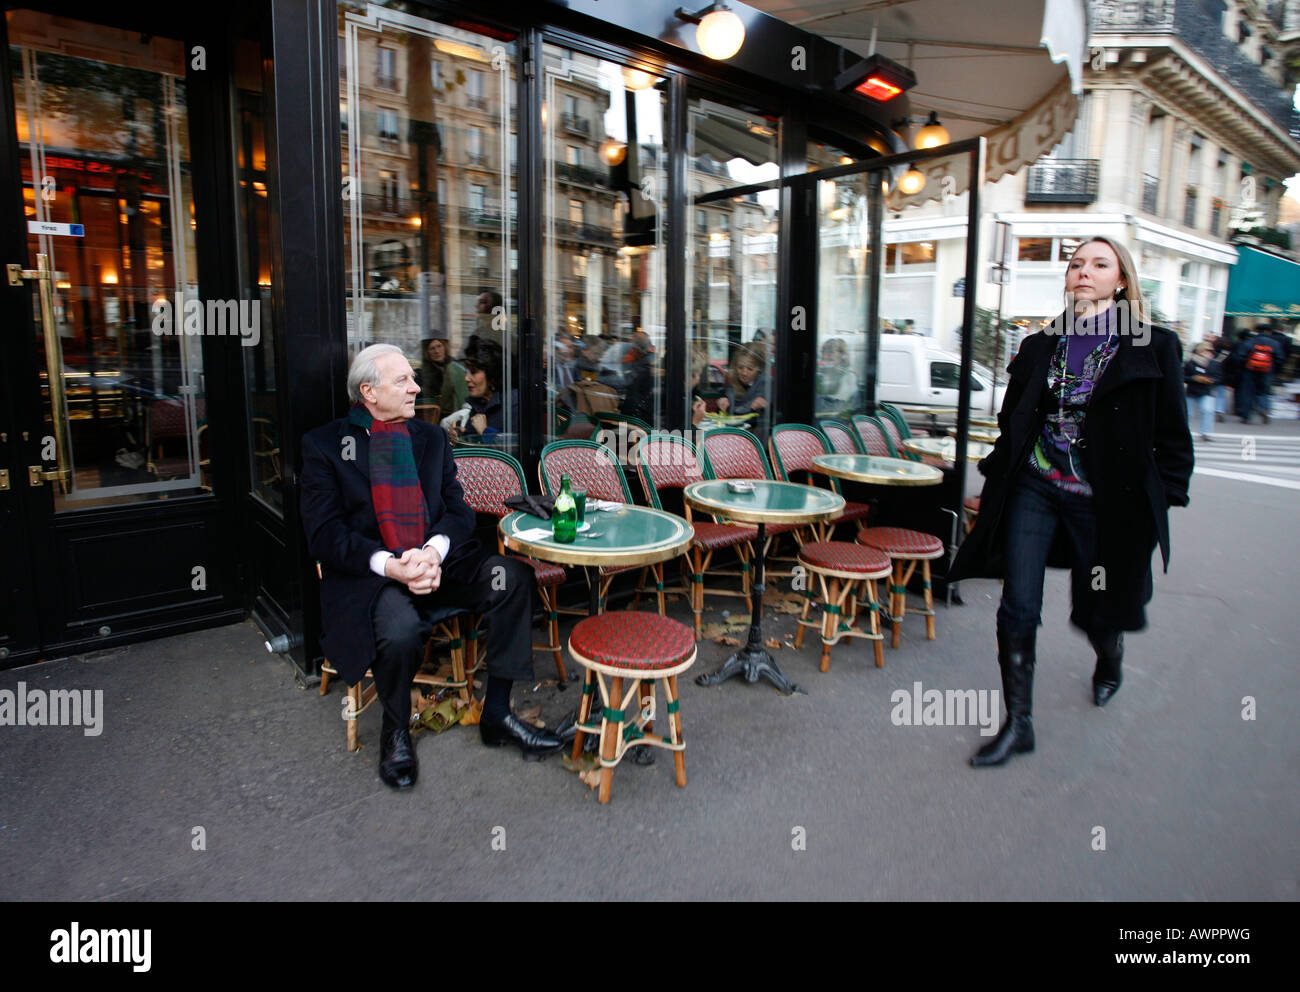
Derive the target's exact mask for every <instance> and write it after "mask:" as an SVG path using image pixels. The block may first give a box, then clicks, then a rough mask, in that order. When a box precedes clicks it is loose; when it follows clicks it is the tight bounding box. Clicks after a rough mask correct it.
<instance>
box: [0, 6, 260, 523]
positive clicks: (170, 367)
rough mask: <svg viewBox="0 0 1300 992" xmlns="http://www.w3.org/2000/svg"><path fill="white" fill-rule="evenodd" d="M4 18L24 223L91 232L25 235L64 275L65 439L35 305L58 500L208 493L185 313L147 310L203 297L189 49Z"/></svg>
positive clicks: (195, 360) (198, 366) (57, 293)
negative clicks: (64, 466)
mask: <svg viewBox="0 0 1300 992" xmlns="http://www.w3.org/2000/svg"><path fill="white" fill-rule="evenodd" d="M8 16H9V38H10V42H11V45H12V47H11V49H10V60H11V64H12V66H13V80H12V82H13V93H14V101H15V111H16V114H15V116H16V122H17V140H18V146H19V154H20V157H21V161H22V172H23V201H24V212H25V214H26V218H27V219H28V220H29V221H42V222H51V223H55V224H70V225H80V226H81V229H82V230H83V231H84V233H83V234H82V235H81V236H74V235H71V234H28V256H29V262H28V267H33V268H34V267H35V263H36V255H37V254H38V253H44V254H46V255H48V256H49V257H50V264H51V266H52V268H53V269H54V270H55V272H56V273H57V276H56V283H55V286H54V310H55V312H54V322H55V324H56V327H57V337H58V349H59V352H60V354H59V355H58V356H57V358H56V359H55V362H56V363H57V364H55V366H54V368H55V369H56V370H57V373H56V374H58V375H60V376H62V378H63V383H64V392H65V396H66V409H65V410H64V411H62V416H61V417H60V418H58V419H59V420H63V419H64V418H66V424H67V430H66V432H60V431H57V430H56V428H55V421H56V418H55V417H54V413H53V411H52V409H51V406H50V391H49V375H50V374H51V371H52V369H51V368H50V367H49V365H50V362H49V361H47V358H46V354H45V342H44V337H43V334H42V329H41V322H40V304H39V302H37V303H36V304H35V306H34V309H35V312H36V315H37V318H38V319H37V322H36V327H35V329H34V333H35V335H36V348H35V351H36V354H37V356H38V369H39V374H40V378H41V399H42V404H43V412H44V417H45V421H46V424H45V430H46V431H47V432H48V433H47V435H46V436H47V437H48V438H50V444H49V445H48V446H46V447H43V450H42V457H43V458H45V459H46V465H45V467H46V468H51V467H53V464H54V451H53V446H54V444H56V443H57V444H58V445H59V446H66V448H67V450H66V451H65V455H66V458H67V463H68V465H69V466H70V469H71V478H70V480H69V485H70V492H68V493H66V494H65V493H62V492H59V491H58V489H57V488H56V493H57V495H56V499H55V508H56V510H63V509H74V508H79V507H84V506H88V505H94V504H95V503H109V502H120V501H124V500H125V501H134V500H140V499H149V498H158V497H159V496H162V495H165V494H167V493H169V492H175V491H181V490H197V489H199V488H200V487H201V486H202V487H203V488H208V487H209V486H210V480H209V479H206V478H204V477H203V476H202V475H201V470H200V461H201V459H204V458H206V447H205V440H206V439H205V438H204V436H203V435H204V434H205V433H206V431H205V428H204V423H205V401H204V396H203V391H202V390H203V383H202V372H203V357H202V350H201V347H200V338H199V337H198V335H197V334H185V333H181V332H182V330H183V321H182V320H181V319H179V317H180V315H179V314H177V315H175V316H177V317H178V319H176V320H173V321H169V323H168V324H167V325H156V323H155V315H156V314H157V313H158V312H159V310H158V307H157V306H156V304H164V303H165V304H166V307H167V310H168V313H169V316H172V314H171V311H174V310H176V308H177V304H178V303H179V304H180V307H181V313H182V314H183V311H184V303H185V302H186V301H189V300H197V298H198V292H199V287H198V270H197V265H196V261H195V255H194V228H195V222H194V219H193V218H194V206H193V194H192V188H191V180H190V176H191V168H190V161H189V158H190V156H189V134H188V127H187V125H188V115H187V109H186V96H185V83H184V76H185V60H184V50H183V48H182V46H181V44H180V43H179V42H176V41H172V40H169V39H163V38H147V39H143V38H142V37H141V36H140V35H139V34H138V33H134V34H133V33H131V32H127V31H114V30H111V29H108V28H103V27H99V26H96V27H95V28H94V29H93V30H94V36H95V38H96V55H97V57H96V58H95V59H87V58H76V57H72V56H68V55H65V54H58V53H57V52H56V51H55V50H58V51H66V50H69V49H73V48H76V47H77V45H78V39H79V38H80V37H81V36H82V35H83V34H85V33H86V32H88V31H89V30H90V29H89V28H88V27H87V26H86V25H84V24H81V23H80V22H77V21H72V20H69V19H64V18H52V17H49V16H47V15H44V14H38V13H34V12H31V11H11V12H10V13H9V15H8ZM68 230H69V231H71V230H72V229H71V228H69V229H68ZM37 300H39V297H37ZM156 326H161V327H162V329H163V330H166V331H170V332H172V333H165V334H164V333H154V331H155V328H156ZM232 333H235V332H234V331H232ZM60 435H61V436H60Z"/></svg>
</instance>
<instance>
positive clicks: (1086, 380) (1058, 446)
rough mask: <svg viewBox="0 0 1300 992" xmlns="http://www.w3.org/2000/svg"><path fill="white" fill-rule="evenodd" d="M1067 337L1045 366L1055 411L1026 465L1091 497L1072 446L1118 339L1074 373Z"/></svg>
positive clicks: (1104, 344) (1079, 437)
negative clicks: (1068, 354)
mask: <svg viewBox="0 0 1300 992" xmlns="http://www.w3.org/2000/svg"><path fill="white" fill-rule="evenodd" d="M1069 340H1070V336H1069V335H1068V334H1063V335H1061V339H1060V341H1058V342H1057V344H1056V351H1055V352H1054V353H1053V354H1052V360H1051V362H1050V363H1049V364H1048V367H1047V388H1048V389H1049V390H1050V391H1051V394H1052V397H1053V399H1054V400H1055V401H1056V402H1055V406H1056V409H1055V410H1054V411H1052V412H1050V413H1048V415H1047V421H1046V422H1045V423H1044V424H1043V430H1042V433H1041V434H1040V435H1039V437H1038V440H1037V441H1036V442H1035V444H1034V447H1033V448H1032V449H1031V451H1030V453H1029V463H1030V466H1031V467H1032V468H1033V469H1034V471H1036V472H1037V473H1038V474H1039V475H1041V476H1042V477H1043V478H1045V479H1047V481H1049V482H1051V483H1052V484H1054V485H1057V486H1060V487H1061V488H1062V489H1064V490H1065V491H1066V492H1071V493H1078V494H1080V495H1084V496H1091V495H1092V486H1090V485H1089V484H1088V481H1087V479H1086V478H1085V477H1084V474H1083V469H1082V467H1081V466H1080V460H1078V459H1075V458H1074V457H1073V454H1074V451H1075V450H1076V449H1075V447H1074V445H1075V444H1077V443H1078V442H1081V441H1082V439H1083V421H1084V417H1085V415H1086V414H1087V411H1088V403H1089V401H1091V399H1092V391H1093V389H1094V388H1095V387H1096V385H1097V381H1098V380H1099V379H1100V378H1101V375H1102V373H1103V372H1105V371H1106V366H1107V365H1109V364H1110V360H1111V359H1112V358H1113V357H1115V352H1116V351H1117V350H1119V336H1118V335H1114V334H1112V335H1111V336H1110V337H1108V338H1107V339H1106V340H1105V341H1103V342H1102V343H1101V344H1099V345H1098V346H1097V347H1096V348H1094V349H1093V350H1092V351H1090V352H1089V353H1088V354H1087V356H1085V358H1084V360H1083V367H1082V368H1081V369H1080V370H1079V372H1078V374H1075V373H1074V372H1071V371H1070V369H1069V367H1068V365H1067V363H1066V351H1067V350H1068V347H1069Z"/></svg>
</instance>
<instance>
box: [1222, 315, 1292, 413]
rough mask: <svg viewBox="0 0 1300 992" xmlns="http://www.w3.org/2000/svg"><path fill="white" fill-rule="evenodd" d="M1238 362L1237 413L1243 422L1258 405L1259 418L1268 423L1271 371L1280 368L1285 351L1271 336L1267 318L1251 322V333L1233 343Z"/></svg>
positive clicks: (1271, 328)
mask: <svg viewBox="0 0 1300 992" xmlns="http://www.w3.org/2000/svg"><path fill="white" fill-rule="evenodd" d="M1234 357H1235V358H1236V359H1237V361H1238V362H1239V363H1240V364H1241V388H1240V389H1239V390H1238V395H1239V397H1240V402H1239V403H1238V410H1237V415H1238V416H1240V417H1241V422H1242V423H1243V424H1248V423H1250V416H1251V414H1252V413H1254V412H1255V408H1256V407H1258V408H1259V417H1260V419H1261V420H1262V421H1263V422H1264V423H1266V424H1267V423H1268V422H1269V412H1270V411H1269V403H1270V398H1271V397H1272V394H1273V370H1274V369H1280V368H1281V367H1282V363H1283V362H1284V361H1285V360H1286V352H1285V351H1283V349H1282V346H1281V345H1280V344H1279V343H1278V342H1277V340H1276V339H1275V338H1274V337H1273V325H1272V323H1270V322H1269V321H1267V320H1264V321H1260V322H1259V323H1258V324H1256V325H1255V333H1253V334H1250V335H1247V336H1246V337H1245V338H1244V339H1243V340H1242V342H1241V344H1239V345H1238V346H1237V351H1236V353H1235V355H1234Z"/></svg>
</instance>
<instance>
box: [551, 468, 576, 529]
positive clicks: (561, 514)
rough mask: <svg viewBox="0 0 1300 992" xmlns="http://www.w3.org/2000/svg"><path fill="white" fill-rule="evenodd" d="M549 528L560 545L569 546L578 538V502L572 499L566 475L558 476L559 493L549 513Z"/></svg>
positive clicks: (571, 491)
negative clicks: (552, 530)
mask: <svg viewBox="0 0 1300 992" xmlns="http://www.w3.org/2000/svg"><path fill="white" fill-rule="evenodd" d="M551 526H552V527H553V528H554V534H555V539H556V540H557V541H559V542H560V543H561V544H571V543H573V541H574V539H575V538H577V536H578V501H577V500H575V499H574V498H573V490H571V489H570V488H569V477H568V476H567V475H562V476H560V492H559V494H558V495H557V496H556V497H555V509H554V510H553V511H552V512H551Z"/></svg>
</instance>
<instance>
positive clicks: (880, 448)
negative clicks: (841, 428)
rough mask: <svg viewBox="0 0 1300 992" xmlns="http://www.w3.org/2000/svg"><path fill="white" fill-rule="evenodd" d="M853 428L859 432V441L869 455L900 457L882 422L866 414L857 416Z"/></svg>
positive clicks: (854, 418)
mask: <svg viewBox="0 0 1300 992" xmlns="http://www.w3.org/2000/svg"><path fill="white" fill-rule="evenodd" d="M853 428H854V430H856V431H857V432H858V439H859V440H860V441H861V442H862V447H863V449H864V450H865V451H866V453H867V454H869V455H874V456H875V457H877V458H897V457H898V451H897V450H896V449H895V448H894V443H893V442H892V441H891V440H889V435H888V434H886V433H885V428H883V427H882V426H881V425H880V421H879V420H877V419H876V418H875V417H868V416H867V415H866V414H865V413H858V414H855V415H854V417H853Z"/></svg>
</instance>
